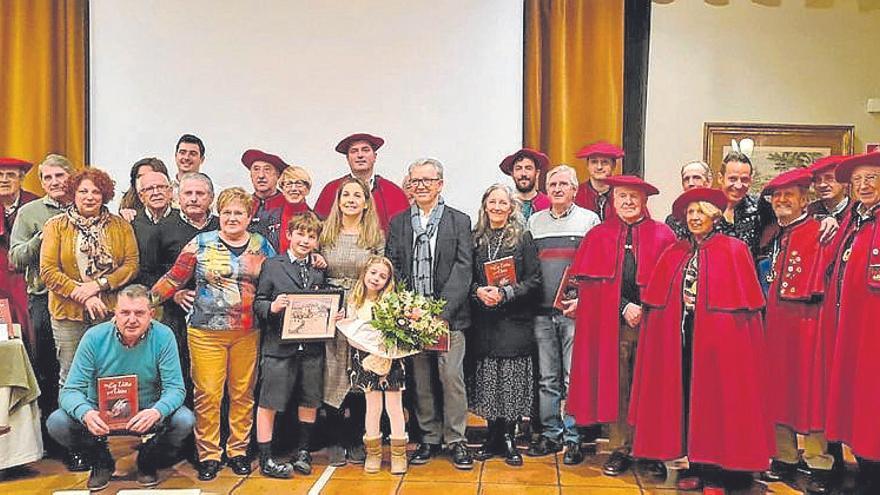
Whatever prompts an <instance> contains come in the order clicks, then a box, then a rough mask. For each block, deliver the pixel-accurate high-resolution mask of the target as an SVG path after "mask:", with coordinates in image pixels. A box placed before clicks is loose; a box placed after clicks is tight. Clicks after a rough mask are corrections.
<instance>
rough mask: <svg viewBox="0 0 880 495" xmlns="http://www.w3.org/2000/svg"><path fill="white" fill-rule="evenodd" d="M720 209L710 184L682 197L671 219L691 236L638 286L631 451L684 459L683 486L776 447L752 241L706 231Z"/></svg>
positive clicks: (758, 459)
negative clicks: (687, 469) (640, 313)
mask: <svg viewBox="0 0 880 495" xmlns="http://www.w3.org/2000/svg"><path fill="white" fill-rule="evenodd" d="M725 205H726V202H725V199H724V195H723V193H721V192H720V191H717V190H713V189H705V188H696V189H691V190H689V191H686V192H685V193H683V194H682V195H681V196H679V198H678V199H677V200H676V201H675V203H674V205H673V215H675V217H676V218H678V219H680V220H682V221H685V220H686V223H687V226H688V230H689V231H690V232H691V235H690V237H689V238H688V239H683V240H681V241H679V242H677V243H676V244H674V245H672V246H670V247H669V248H668V249H667V250H666V251H665V252H664V253H663V254H662V255H661V256H660V259H659V260H658V262H657V266H656V268H655V269H654V274H653V275H652V277H651V281H650V282H649V283H648V286H647V288H646V289H645V290H644V291H643V292H642V303H643V304H644V306H645V309H646V313H645V316H644V319H643V321H642V334H641V336H640V342H639V349H638V356H637V359H636V370H635V377H634V380H633V388H632V397H631V400H630V410H629V420H630V422H631V423H632V424H633V425H634V427H635V435H634V440H633V455H635V456H636V457H644V458H649V459H660V460H671V459H677V458H680V457H682V456H685V455H686V456H688V459H689V461H690V463H691V468H692V469H691V470H692V472H693V473H692V474H698V477H695V476H689V474H691V473H685V474H684V475H682V476H680V477H679V488H684V489H694V488H697V487H698V486H700V484H701V483H702V480H701V479H700V477H702V478H703V480H705V481H706V482H713V481H717V478H716V477H715V474H717V473H715V471H717V469H718V468H721V469H723V470H730V471H746V472H748V471H764V470H766V469H767V468H768V467H769V464H770V457H771V456H772V455H773V453H774V451H775V446H774V440H773V428H772V423H771V420H770V417H769V415H768V412H767V411H766V383H767V374H766V350H765V344H764V327H763V323H762V317H761V312H760V311H761V308H762V307H763V306H764V296H763V294H762V292H761V286H760V285H759V283H758V278H757V274H756V272H755V266H754V262H753V260H752V256H751V254H750V252H749V248H748V246H747V245H746V244H745V243H743V242H742V241H739V240H737V239H734V238H732V237H728V236H726V235H723V234H719V233H713V232H712V231H713V228H714V223H715V222H716V221H717V219H718V218H720V215H721V209H722V208H723V207H724V206H725ZM705 465H711V468H710V466H705ZM710 473H712V475H711V476H710ZM749 479H750V478H749ZM683 485H688V486H683Z"/></svg>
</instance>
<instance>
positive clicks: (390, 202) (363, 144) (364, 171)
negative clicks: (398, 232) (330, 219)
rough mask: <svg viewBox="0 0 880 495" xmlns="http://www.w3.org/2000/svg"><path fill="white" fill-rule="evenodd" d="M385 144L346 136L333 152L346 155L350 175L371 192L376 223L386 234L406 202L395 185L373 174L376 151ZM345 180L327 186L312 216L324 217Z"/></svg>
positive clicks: (362, 135) (368, 137)
mask: <svg viewBox="0 0 880 495" xmlns="http://www.w3.org/2000/svg"><path fill="white" fill-rule="evenodd" d="M383 144H385V140H384V139H382V138H380V137H378V136H373V135H372V134H365V133H359V134H352V135H351V136H347V137H346V138H344V139H343V140H342V141H340V142H339V144H337V145H336V151H338V152H339V153H342V154H343V155H345V157H346V159H347V160H348V166H349V167H350V168H351V176H352V177H358V178H360V179H361V180H363V181H364V182H366V183H367V185H369V186H370V188H371V191H372V193H373V201H375V203H376V214H377V215H378V216H379V224H380V225H381V226H382V231H383V232H385V234H386V235H387V234H388V224H389V223H390V222H391V219H392V218H394V216H395V215H397V214H398V213H400V212H402V211H403V210H406V209H408V208H409V200H407V198H406V193H404V192H403V189H401V188H400V187H399V186H398V185H397V184H395V183H393V182H391V181H390V180H388V179H385V178H383V177H379V175H378V174H376V173H375V170H374V169H375V165H376V151H378V150H379V148H381V147H382V145H383ZM344 178H345V177H340V178H338V179H335V180H333V181H330V182H329V183H327V185H326V186H324V189H322V190H321V194H320V195H319V196H318V201H317V202H316V203H315V213H317V214H318V216H320V217H321V218H327V215H329V214H330V209H331V208H332V207H333V201H334V200H335V199H336V191H337V190H338V189H339V184H340V182H342V179H344Z"/></svg>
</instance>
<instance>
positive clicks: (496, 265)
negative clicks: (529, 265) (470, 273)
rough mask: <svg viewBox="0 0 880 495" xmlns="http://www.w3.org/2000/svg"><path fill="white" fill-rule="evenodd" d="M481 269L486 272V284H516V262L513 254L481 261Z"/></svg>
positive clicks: (501, 285) (499, 285) (496, 285)
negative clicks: (493, 259)
mask: <svg viewBox="0 0 880 495" xmlns="http://www.w3.org/2000/svg"><path fill="white" fill-rule="evenodd" d="M483 271H484V272H485V273H486V284H487V285H494V286H495V287H503V286H505V285H516V264H514V262H513V256H507V257H506V258H501V259H497V260H495V261H487V262H485V263H483Z"/></svg>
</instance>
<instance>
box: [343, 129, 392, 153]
mask: <svg viewBox="0 0 880 495" xmlns="http://www.w3.org/2000/svg"><path fill="white" fill-rule="evenodd" d="M357 141H366V142H368V143H370V146H372V147H373V151H376V150H378V149H379V148H381V147H382V145H383V144H385V140H384V139H382V138H380V137H379V136H374V135H372V134H367V133H364V132H360V133H357V134H352V135H351V136H347V137H345V138H343V139H342V141H339V144H337V145H336V151H338V152H339V153H342V154H343V155H347V154H348V148H350V147H351V143H355V142H357Z"/></svg>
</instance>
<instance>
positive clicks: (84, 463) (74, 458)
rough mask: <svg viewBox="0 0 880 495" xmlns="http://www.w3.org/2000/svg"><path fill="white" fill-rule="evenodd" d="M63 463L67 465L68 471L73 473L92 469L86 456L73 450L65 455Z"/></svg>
mask: <svg viewBox="0 0 880 495" xmlns="http://www.w3.org/2000/svg"><path fill="white" fill-rule="evenodd" d="M65 464H66V465H67V470H68V471H73V472H75V473H79V472H85V471H88V470H90V469H92V463H90V462H89V460H88V459H86V456H84V455H83V454H81V453H79V452H74V451H71V452H70V453H69V454H68V455H67V459H66V460H65Z"/></svg>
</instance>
